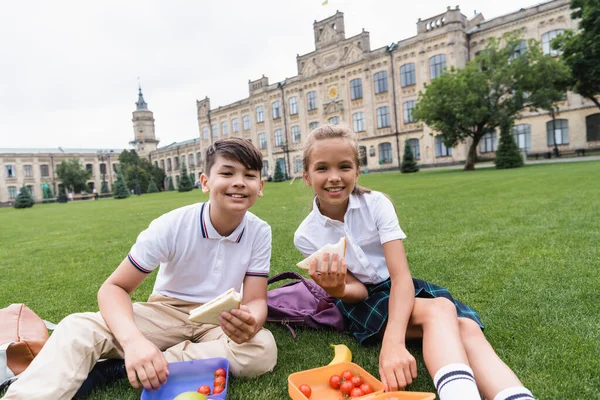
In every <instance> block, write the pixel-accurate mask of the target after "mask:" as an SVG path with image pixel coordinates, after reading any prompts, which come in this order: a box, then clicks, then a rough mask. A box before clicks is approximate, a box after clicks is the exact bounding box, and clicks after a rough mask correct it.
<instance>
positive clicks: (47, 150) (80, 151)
mask: <svg viewBox="0 0 600 400" xmlns="http://www.w3.org/2000/svg"><path fill="white" fill-rule="evenodd" d="M122 151H123V149H75V148H73V149H70V148H66V149H63V148H62V147H55V148H19V149H15V148H7V149H3V148H0V154H98V153H99V152H104V153H115V154H120V153H121V152H122Z"/></svg>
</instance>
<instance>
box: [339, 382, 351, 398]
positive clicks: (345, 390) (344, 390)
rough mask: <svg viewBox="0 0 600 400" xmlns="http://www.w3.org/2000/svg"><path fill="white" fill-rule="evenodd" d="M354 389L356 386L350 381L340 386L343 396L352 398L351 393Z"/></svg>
mask: <svg viewBox="0 0 600 400" xmlns="http://www.w3.org/2000/svg"><path fill="white" fill-rule="evenodd" d="M352 389H354V385H353V384H352V382H350V381H345V382H344V383H342V384H341V385H340V390H341V392H342V394H345V395H348V396H350V392H351V391H352Z"/></svg>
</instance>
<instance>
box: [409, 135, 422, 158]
mask: <svg viewBox="0 0 600 400" xmlns="http://www.w3.org/2000/svg"><path fill="white" fill-rule="evenodd" d="M406 145H407V146H408V147H410V150H411V151H412V153H413V156H414V157H415V160H420V159H421V148H420V146H419V139H408V140H407V141H406Z"/></svg>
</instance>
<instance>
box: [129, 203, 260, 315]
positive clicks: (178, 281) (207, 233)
mask: <svg viewBox="0 0 600 400" xmlns="http://www.w3.org/2000/svg"><path fill="white" fill-rule="evenodd" d="M209 207H210V204H209V202H206V203H197V204H193V205H190V206H186V207H181V208H178V209H176V210H173V211H171V212H168V213H166V214H164V215H162V216H160V217H158V218H157V219H155V220H154V221H152V222H151V223H150V226H149V227H148V228H147V229H146V230H145V231H143V232H142V233H140V235H139V236H138V238H137V241H136V242H135V244H134V245H133V247H132V248H131V251H130V252H129V255H128V257H129V260H130V261H131V262H132V263H133V265H134V266H135V267H136V268H137V269H139V270H140V271H142V272H145V273H150V272H152V271H153V270H154V269H156V268H157V267H158V266H159V265H160V268H159V270H158V276H157V277H156V282H155V283H154V292H155V293H160V294H162V295H165V296H169V297H174V298H177V299H181V300H185V301H191V302H197V303H206V302H207V301H210V300H212V299H214V298H215V297H217V296H218V295H220V294H221V293H223V292H224V291H226V290H228V289H230V288H235V289H236V290H237V291H240V287H241V285H242V282H243V280H244V277H245V276H261V277H265V278H267V277H268V276H269V265H270V262H271V227H270V226H269V225H268V224H267V223H266V222H264V221H263V220H261V219H260V218H258V217H257V216H255V215H254V214H252V213H250V212H246V215H245V216H244V219H243V220H242V222H241V223H240V225H239V226H238V227H237V228H236V229H235V230H234V231H233V233H232V234H231V235H229V236H227V237H223V236H221V235H219V234H218V233H217V231H216V230H215V228H214V227H213V225H212V223H211V221H210V214H209Z"/></svg>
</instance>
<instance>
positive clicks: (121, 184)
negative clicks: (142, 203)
mask: <svg viewBox="0 0 600 400" xmlns="http://www.w3.org/2000/svg"><path fill="white" fill-rule="evenodd" d="M129 195H130V192H129V189H127V182H125V178H124V177H123V172H122V171H121V166H119V168H118V171H117V181H116V182H115V184H114V185H113V197H114V198H115V199H126V198H127V197H129Z"/></svg>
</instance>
